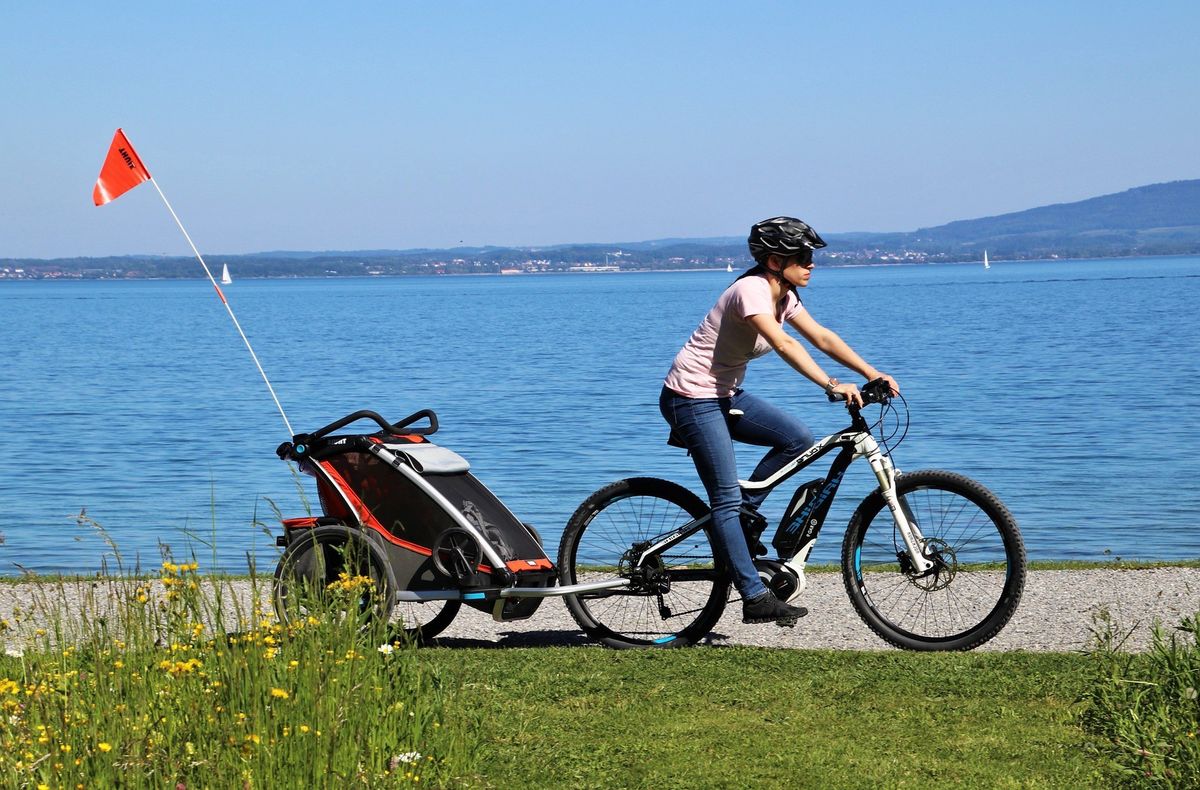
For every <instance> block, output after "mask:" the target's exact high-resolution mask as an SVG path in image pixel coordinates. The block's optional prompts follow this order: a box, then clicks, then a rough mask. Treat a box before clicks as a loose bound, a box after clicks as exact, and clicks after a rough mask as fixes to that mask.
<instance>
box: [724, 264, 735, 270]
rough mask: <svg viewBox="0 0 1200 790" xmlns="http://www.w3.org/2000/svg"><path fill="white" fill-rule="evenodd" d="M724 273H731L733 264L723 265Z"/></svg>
mask: <svg viewBox="0 0 1200 790" xmlns="http://www.w3.org/2000/svg"><path fill="white" fill-rule="evenodd" d="M725 271H727V272H732V271H733V264H732V263H727V264H725Z"/></svg>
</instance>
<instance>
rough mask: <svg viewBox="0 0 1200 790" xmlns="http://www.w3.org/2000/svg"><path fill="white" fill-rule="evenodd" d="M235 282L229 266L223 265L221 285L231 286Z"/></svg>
mask: <svg viewBox="0 0 1200 790" xmlns="http://www.w3.org/2000/svg"><path fill="white" fill-rule="evenodd" d="M231 282H233V278H232V277H230V276H229V264H228V263H223V264H221V285H229V284H230V283H231Z"/></svg>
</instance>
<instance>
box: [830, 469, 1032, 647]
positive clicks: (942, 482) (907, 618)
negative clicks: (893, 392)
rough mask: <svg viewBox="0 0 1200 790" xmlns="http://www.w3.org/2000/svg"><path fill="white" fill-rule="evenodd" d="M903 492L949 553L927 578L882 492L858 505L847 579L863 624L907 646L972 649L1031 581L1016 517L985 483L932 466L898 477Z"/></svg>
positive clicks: (848, 542) (997, 626)
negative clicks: (911, 559) (914, 563)
mask: <svg viewBox="0 0 1200 790" xmlns="http://www.w3.org/2000/svg"><path fill="white" fill-rule="evenodd" d="M896 493H897V495H898V496H899V497H900V499H901V502H902V504H903V506H904V507H905V508H906V509H907V511H908V512H911V513H912V515H913V516H914V517H915V518H916V521H917V523H918V525H919V527H920V529H921V532H922V534H923V535H924V536H925V538H926V541H927V544H930V545H931V546H932V547H933V549H934V550H935V551H936V553H937V556H938V557H939V558H940V564H939V567H938V568H937V569H935V571H936V572H935V573H932V574H930V575H926V576H920V575H918V574H916V573H915V572H913V571H912V570H911V568H910V569H908V570H906V569H905V567H904V565H905V562H906V559H907V551H906V547H905V544H904V540H903V538H901V537H900V534H899V530H898V529H897V528H896V526H895V521H894V519H893V518H892V514H891V511H890V510H889V509H888V508H887V505H886V503H885V502H884V499H883V496H882V494H880V493H879V491H878V490H876V491H875V492H874V493H872V494H871V495H869V496H868V497H867V498H866V499H864V500H863V501H862V503H861V504H860V505H859V506H858V509H857V510H855V512H854V515H853V516H852V517H851V518H850V524H849V526H848V528H847V530H846V537H845V540H844V541H843V543H842V579H843V580H844V582H845V585H846V592H847V593H848V594H849V596H850V602H851V604H853V606H854V609H855V610H856V611H857V612H858V614H859V616H860V617H861V618H862V620H863V622H864V623H866V624H867V626H868V627H869V628H870V629H871V630H872V631H874V632H875V633H876V634H878V635H879V636H880V637H881V638H882V639H884V640H885V641H886V642H888V643H890V644H892V645H895V646H896V647H900V648H904V649H907V650H971V649H973V648H976V647H978V646H980V645H982V644H983V643H985V642H987V641H988V640H989V639H991V638H992V637H994V636H995V635H996V634H998V633H999V632H1000V630H1001V629H1002V628H1004V626H1005V625H1006V624H1007V623H1008V621H1009V619H1010V618H1011V617H1012V615H1013V612H1015V611H1016V609H1017V605H1018V604H1019V603H1020V601H1021V593H1022V591H1023V590H1024V588H1025V546H1024V543H1023V542H1022V540H1021V531H1020V528H1019V527H1018V526H1017V522H1016V519H1014V518H1013V516H1012V514H1011V513H1010V512H1009V511H1008V508H1006V507H1005V506H1004V503H1003V502H1001V501H1000V499H999V498H998V497H997V496H996V495H995V494H993V493H992V492H991V491H989V490H988V489H987V488H985V487H984V486H983V485H982V484H980V483H978V482H976V481H975V480H972V479H970V478H968V477H964V476H962V475H959V474H955V473H953V472H945V471H941V470H936V469H925V470H921V471H917V472H910V473H908V474H902V475H898V476H897V478H896Z"/></svg>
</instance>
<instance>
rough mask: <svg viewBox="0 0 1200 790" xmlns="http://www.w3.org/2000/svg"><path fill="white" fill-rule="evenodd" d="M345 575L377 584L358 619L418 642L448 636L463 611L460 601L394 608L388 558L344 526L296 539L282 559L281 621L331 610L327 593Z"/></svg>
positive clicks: (276, 594)
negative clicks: (388, 626)
mask: <svg viewBox="0 0 1200 790" xmlns="http://www.w3.org/2000/svg"><path fill="white" fill-rule="evenodd" d="M343 572H345V573H347V574H348V575H349V576H351V577H353V576H363V577H366V578H368V579H370V581H371V582H372V585H373V587H372V588H371V589H370V591H369V592H368V591H364V592H363V593H362V594H361V595H360V596H359V598H358V599H357V609H358V612H357V614H358V615H359V616H362V617H363V619H364V621H365V620H374V619H379V618H386V620H387V622H388V623H389V624H395V626H396V627H397V628H398V629H400V630H402V631H403V633H404V635H405V636H406V637H407V638H409V639H412V640H415V641H417V642H421V641H424V640H427V639H431V638H433V637H434V636H436V635H437V634H439V633H441V632H442V631H443V630H445V629H446V627H447V626H449V625H450V623H451V621H453V620H454V618H455V616H456V615H457V614H458V611H459V609H460V608H461V607H462V604H461V603H460V602H459V601H429V602H407V601H405V602H401V603H400V604H398V605H397V604H395V603H394V600H395V582H394V580H393V579H392V575H391V573H390V572H389V571H388V569H387V561H386V559H385V555H384V554H383V553H382V552H381V551H379V550H374V549H373V548H372V546H371V544H370V542H369V540H368V539H367V538H365V537H363V536H362V535H360V534H358V533H356V532H354V531H353V530H351V529H350V528H349V527H347V526H345V525H344V524H332V525H325V526H321V527H317V528H316V529H313V530H311V531H307V532H305V533H303V534H301V535H299V536H297V537H296V538H294V539H293V540H292V542H291V543H290V544H289V545H288V547H287V549H286V550H285V551H284V552H283V556H282V557H280V559H279V564H278V566H277V567H276V568H275V589H274V590H273V592H272V603H273V604H274V608H275V614H276V616H277V617H278V618H279V621H280V622H281V623H284V624H287V623H290V622H293V621H295V620H297V619H302V618H303V617H305V616H307V615H308V614H310V613H312V612H314V611H317V610H322V611H325V610H327V609H328V606H329V601H328V597H327V595H326V591H327V590H328V588H329V585H330V584H332V583H334V582H336V581H337V580H338V578H339V576H340V575H341V574H342V573H343Z"/></svg>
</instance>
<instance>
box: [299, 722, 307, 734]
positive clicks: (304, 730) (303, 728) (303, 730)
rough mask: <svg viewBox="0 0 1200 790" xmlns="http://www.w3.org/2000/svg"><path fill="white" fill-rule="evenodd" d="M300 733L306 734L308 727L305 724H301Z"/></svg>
mask: <svg viewBox="0 0 1200 790" xmlns="http://www.w3.org/2000/svg"><path fill="white" fill-rule="evenodd" d="M300 732H305V733H306V732H308V725H307V724H301V725H300Z"/></svg>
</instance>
